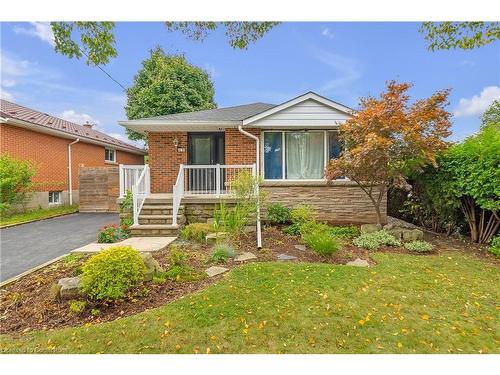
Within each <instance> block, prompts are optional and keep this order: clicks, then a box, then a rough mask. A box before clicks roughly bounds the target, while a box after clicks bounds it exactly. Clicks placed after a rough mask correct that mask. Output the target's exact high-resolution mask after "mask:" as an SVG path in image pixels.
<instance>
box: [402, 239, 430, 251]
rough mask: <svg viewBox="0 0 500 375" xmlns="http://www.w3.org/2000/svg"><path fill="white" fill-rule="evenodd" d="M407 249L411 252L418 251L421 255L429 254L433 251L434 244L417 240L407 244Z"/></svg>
mask: <svg viewBox="0 0 500 375" xmlns="http://www.w3.org/2000/svg"><path fill="white" fill-rule="evenodd" d="M405 248H406V249H408V250H410V251H417V252H419V253H428V252H431V251H432V249H433V248H434V246H432V244H431V243H429V242H427V241H419V240H415V241H411V242H407V243H405Z"/></svg>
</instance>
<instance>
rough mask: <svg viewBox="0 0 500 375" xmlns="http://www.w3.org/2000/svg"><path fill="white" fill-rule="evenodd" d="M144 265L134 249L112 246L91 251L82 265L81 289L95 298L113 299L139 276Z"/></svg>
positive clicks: (141, 274)
mask: <svg viewBox="0 0 500 375" xmlns="http://www.w3.org/2000/svg"><path fill="white" fill-rule="evenodd" d="M145 272H146V266H145V265H144V261H143V260H142V257H141V255H140V254H139V252H138V251H137V250H135V249H134V248H132V247H130V246H113V247H110V248H108V249H106V250H103V251H101V252H100V253H98V254H96V255H93V256H92V257H91V258H90V259H89V260H87V261H86V262H85V263H84V265H83V266H82V275H81V279H82V290H83V291H84V292H85V293H86V294H87V295H88V296H89V297H91V298H94V299H97V300H105V299H117V298H122V297H124V296H125V295H126V293H127V291H128V290H129V289H130V288H132V287H133V286H135V285H137V284H138V283H139V282H140V281H142V280H143V278H144V274H145Z"/></svg>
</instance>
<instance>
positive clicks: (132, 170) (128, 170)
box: [120, 164, 146, 198]
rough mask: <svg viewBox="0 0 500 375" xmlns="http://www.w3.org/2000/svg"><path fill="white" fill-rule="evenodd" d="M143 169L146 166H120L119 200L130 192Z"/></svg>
mask: <svg viewBox="0 0 500 375" xmlns="http://www.w3.org/2000/svg"><path fill="white" fill-rule="evenodd" d="M145 167H146V165H123V164H120V198H123V197H125V193H126V192H127V191H128V190H130V191H132V187H133V186H134V185H135V184H136V183H137V180H139V176H140V175H141V173H142V172H143V170H144V168H145Z"/></svg>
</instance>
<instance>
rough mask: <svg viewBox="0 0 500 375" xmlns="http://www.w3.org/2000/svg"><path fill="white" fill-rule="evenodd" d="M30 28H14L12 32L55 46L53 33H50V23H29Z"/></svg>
mask: <svg viewBox="0 0 500 375" xmlns="http://www.w3.org/2000/svg"><path fill="white" fill-rule="evenodd" d="M30 26H31V27H21V26H14V29H13V30H14V32H15V33H16V34H24V35H29V36H34V37H36V38H38V39H40V40H41V41H43V42H46V43H48V44H50V45H51V46H54V45H55V42H54V33H53V32H52V27H51V26H50V22H30Z"/></svg>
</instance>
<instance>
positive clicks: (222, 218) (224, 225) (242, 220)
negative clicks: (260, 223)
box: [214, 202, 254, 235]
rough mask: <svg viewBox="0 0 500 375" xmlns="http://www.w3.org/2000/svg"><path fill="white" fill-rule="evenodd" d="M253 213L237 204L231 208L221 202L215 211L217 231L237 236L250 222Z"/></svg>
mask: <svg viewBox="0 0 500 375" xmlns="http://www.w3.org/2000/svg"><path fill="white" fill-rule="evenodd" d="M253 212H254V211H253V210H248V207H245V206H243V205H239V204H236V205H235V206H234V207H231V208H230V207H228V206H227V205H226V203H224V202H220V203H219V204H218V205H217V206H216V208H215V211H214V220H215V223H214V227H215V230H216V231H217V232H226V233H229V234H231V235H237V234H238V233H239V232H241V231H242V230H243V228H244V227H245V225H247V223H248V222H249V221H250V215H251V214H253Z"/></svg>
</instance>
